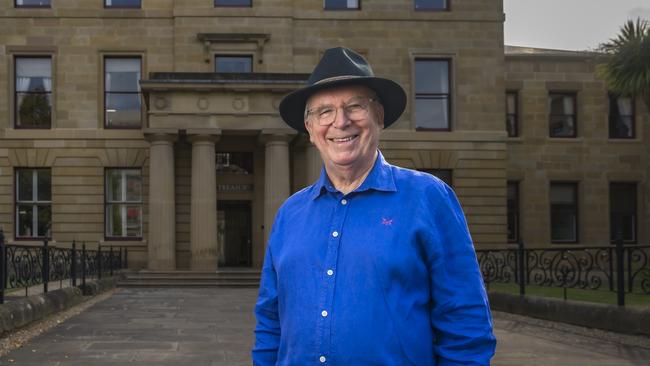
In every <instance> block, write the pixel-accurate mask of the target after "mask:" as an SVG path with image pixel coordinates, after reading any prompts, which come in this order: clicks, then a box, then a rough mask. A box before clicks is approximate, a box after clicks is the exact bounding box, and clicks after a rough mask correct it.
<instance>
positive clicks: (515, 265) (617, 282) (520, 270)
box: [476, 240, 650, 306]
mask: <svg viewBox="0 0 650 366" xmlns="http://www.w3.org/2000/svg"><path fill="white" fill-rule="evenodd" d="M476 255H477V258H478V262H479V267H480V269H481V274H482V275H483V280H484V282H485V283H486V286H488V287H489V285H490V284H491V283H503V284H518V285H519V293H520V295H524V294H525V293H526V286H530V285H533V286H543V287H557V288H563V289H564V294H565V298H566V289H585V290H606V291H612V292H614V291H615V292H616V293H617V303H618V305H620V306H623V305H625V294H626V293H639V294H645V295H650V245H624V244H623V242H622V241H620V240H619V241H618V242H617V243H616V244H615V245H610V246H600V247H580V248H576V247H567V246H563V247H549V248H525V247H524V244H523V242H521V241H520V242H519V243H518V245H517V247H516V248H507V249H478V250H477V251H476Z"/></svg>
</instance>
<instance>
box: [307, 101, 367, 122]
mask: <svg viewBox="0 0 650 366" xmlns="http://www.w3.org/2000/svg"><path fill="white" fill-rule="evenodd" d="M376 101H377V99H376V98H368V97H355V98H352V99H350V100H349V101H347V103H345V104H344V105H343V107H341V108H342V109H343V113H345V117H347V118H348V119H350V120H355V121H357V120H362V119H364V118H366V117H367V116H368V109H369V108H370V103H372V102H376ZM338 110H339V109H338V108H337V107H335V106H333V105H331V104H327V105H322V106H320V107H318V108H313V109H310V110H308V111H307V113H305V120H308V121H315V122H317V123H318V124H319V125H320V126H329V125H331V124H332V123H334V121H335V120H336V114H337V112H338Z"/></svg>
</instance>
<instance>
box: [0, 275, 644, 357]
mask: <svg viewBox="0 0 650 366" xmlns="http://www.w3.org/2000/svg"><path fill="white" fill-rule="evenodd" d="M256 297H257V290H255V289H229V288H214V289H137V288H128V289H120V290H119V291H117V292H116V293H115V294H114V295H113V296H112V297H110V298H108V299H107V300H105V301H103V302H101V303H98V304H95V305H93V306H92V307H90V308H89V309H87V310H86V311H85V312H83V313H81V314H79V315H77V316H75V317H72V318H70V319H68V320H67V321H65V322H63V323H61V324H59V325H57V326H56V327H54V328H51V329H50V330H48V331H46V332H44V333H43V334H41V335H40V336H38V337H36V338H33V339H32V340H31V341H30V342H28V343H27V344H26V345H25V346H24V347H23V348H20V349H17V350H14V351H13V352H10V353H9V354H8V355H6V356H4V357H2V358H0V365H26V366H31V365H34V366H89V365H90V366H109V365H110V366H118V365H119V366H121V365H125V364H128V365H129V366H132V365H135V366H139V365H142V366H149V365H156V366H177V365H191V366H204V365H206V366H239V365H247V366H249V365H250V364H251V360H250V349H251V346H252V344H253V331H252V330H253V327H254V324H255V321H254V317H253V313H252V312H253V307H254V304H255V300H256ZM494 322H495V333H496V335H497V339H498V345H497V355H496V356H495V358H494V359H493V362H492V366H515V365H516V366H521V365H526V366H538V365H539V366H547V365H553V366H574V365H590V366H631V365H648V364H650V363H649V362H648V360H650V339H648V338H645V337H632V336H627V335H620V334H616V333H611V332H603V331H598V330H593V329H587V328H582V327H575V326H569V325H565V324H560V323H553V322H546V321H542V320H538V319H532V318H527V317H523V316H518V315H512V314H505V313H499V312H495V313H494ZM10 359H11V360H13V361H11V362H10V361H9V360H10Z"/></svg>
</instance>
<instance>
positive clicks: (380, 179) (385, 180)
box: [310, 150, 397, 200]
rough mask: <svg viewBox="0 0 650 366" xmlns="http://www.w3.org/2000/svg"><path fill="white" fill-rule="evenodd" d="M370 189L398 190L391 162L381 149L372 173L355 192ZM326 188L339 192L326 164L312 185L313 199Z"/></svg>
mask: <svg viewBox="0 0 650 366" xmlns="http://www.w3.org/2000/svg"><path fill="white" fill-rule="evenodd" d="M369 189H374V190H376V191H385V192H396V191H397V188H396V187H395V180H394V179H393V171H392V170H391V168H390V164H388V163H387V162H386V159H384V155H383V154H382V153H381V151H379V150H377V159H375V163H374V165H373V166H372V169H371V170H370V173H368V176H367V177H366V179H365V180H364V181H363V183H361V185H360V186H359V187H358V188H357V189H355V190H354V192H363V191H367V190H369ZM324 190H327V191H330V192H338V191H337V189H336V188H334V185H332V182H330V180H329V178H328V177H327V172H326V171H325V166H323V168H322V169H321V172H320V177H319V178H318V180H317V181H316V183H314V185H313V186H312V191H311V193H310V195H311V199H312V200H315V199H316V198H318V197H319V196H320V195H321V194H322V193H323V191H324Z"/></svg>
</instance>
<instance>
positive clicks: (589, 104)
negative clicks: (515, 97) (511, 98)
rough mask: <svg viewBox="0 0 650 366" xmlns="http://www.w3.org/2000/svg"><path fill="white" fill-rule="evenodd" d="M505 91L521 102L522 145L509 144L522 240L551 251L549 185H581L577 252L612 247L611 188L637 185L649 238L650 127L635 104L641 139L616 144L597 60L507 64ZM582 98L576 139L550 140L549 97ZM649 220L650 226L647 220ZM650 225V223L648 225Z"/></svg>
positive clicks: (642, 237) (513, 60)
mask: <svg viewBox="0 0 650 366" xmlns="http://www.w3.org/2000/svg"><path fill="white" fill-rule="evenodd" d="M506 80H507V82H506V87H507V89H508V90H517V91H518V94H519V125H520V133H521V135H520V137H516V138H508V140H507V144H508V158H507V162H508V163H507V171H508V172H507V177H508V180H513V181H519V182H520V202H521V206H520V209H521V232H522V238H523V239H524V241H525V242H526V245H528V246H541V245H547V244H548V243H550V241H551V238H550V207H549V182H551V181H571V182H578V226H579V228H578V237H579V244H584V245H602V244H608V243H609V235H610V231H609V230H610V226H609V182H611V181H614V182H619V181H630V182H638V183H639V189H638V205H637V212H638V215H639V217H640V218H641V219H640V220H639V221H638V224H637V225H638V242H640V243H645V242H646V241H647V240H648V238H649V236H648V235H649V233H648V225H642V223H643V222H644V221H643V220H647V217H648V216H649V214H650V211H649V210H650V205H648V195H649V192H648V186H649V185H648V174H649V171H648V169H649V167H650V159H649V158H648V157H649V154H648V149H647V142H645V141H648V139H650V127H649V123H650V119H649V117H648V111H647V110H646V108H645V105H644V104H643V103H642V101H641V100H637V101H636V129H637V130H636V134H637V136H636V138H635V139H630V140H624V139H610V138H609V127H608V114H609V109H608V108H609V107H608V96H607V90H606V88H605V85H604V83H603V82H602V81H601V80H599V79H598V78H597V77H596V75H595V63H594V59H593V58H591V57H578V58H576V57H537V58H535V57H507V58H506ZM550 91H565V92H575V93H576V95H577V99H576V101H577V103H576V106H577V137H576V138H552V137H549V122H548V94H549V92H550ZM644 217H645V219H643V218H644ZM645 222H647V221H645Z"/></svg>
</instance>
